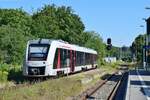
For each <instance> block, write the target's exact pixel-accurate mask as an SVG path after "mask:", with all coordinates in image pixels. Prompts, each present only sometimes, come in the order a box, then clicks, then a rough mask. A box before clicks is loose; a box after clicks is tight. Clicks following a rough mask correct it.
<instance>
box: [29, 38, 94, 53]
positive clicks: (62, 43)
mask: <svg viewBox="0 0 150 100" xmlns="http://www.w3.org/2000/svg"><path fill="white" fill-rule="evenodd" d="M52 43H55V45H56V46H58V47H60V48H70V49H73V50H74V49H76V50H77V51H83V52H91V53H94V54H97V52H96V51H95V50H93V49H90V48H86V47H81V46H79V45H75V44H69V43H68V42H66V41H63V40H52V39H35V40H30V41H29V44H52Z"/></svg>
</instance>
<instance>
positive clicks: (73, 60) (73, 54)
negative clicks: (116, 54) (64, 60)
mask: <svg viewBox="0 0 150 100" xmlns="http://www.w3.org/2000/svg"><path fill="white" fill-rule="evenodd" d="M74 69H75V51H73V50H70V71H71V72H74Z"/></svg>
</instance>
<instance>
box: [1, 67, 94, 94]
mask: <svg viewBox="0 0 150 100" xmlns="http://www.w3.org/2000/svg"><path fill="white" fill-rule="evenodd" d="M91 70H96V68H93V69H89V70H86V71H85V70H84V72H83V71H79V72H76V73H71V74H69V77H73V76H74V75H77V74H80V73H86V72H87V73H88V72H89V71H91ZM66 76H68V75H59V76H56V77H42V78H38V77H35V78H25V77H22V78H24V79H23V80H24V82H21V83H20V84H18V83H16V84H15V85H13V86H9V87H5V88H1V89H0V93H2V92H3V91H5V90H15V89H18V88H23V87H30V86H32V85H35V84H38V83H42V82H45V81H50V80H53V79H58V78H62V77H66Z"/></svg>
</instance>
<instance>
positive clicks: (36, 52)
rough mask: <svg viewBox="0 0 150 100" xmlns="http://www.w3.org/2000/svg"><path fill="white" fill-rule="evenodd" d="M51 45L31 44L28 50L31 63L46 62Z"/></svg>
mask: <svg viewBox="0 0 150 100" xmlns="http://www.w3.org/2000/svg"><path fill="white" fill-rule="evenodd" d="M49 48H50V45H49V44H30V45H29V50H28V60H29V61H44V60H46V59H47V55H48V51H49Z"/></svg>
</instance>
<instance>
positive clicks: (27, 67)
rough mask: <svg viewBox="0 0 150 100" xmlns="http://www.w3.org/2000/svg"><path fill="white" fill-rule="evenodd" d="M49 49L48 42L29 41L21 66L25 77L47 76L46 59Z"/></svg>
mask: <svg viewBox="0 0 150 100" xmlns="http://www.w3.org/2000/svg"><path fill="white" fill-rule="evenodd" d="M49 49H50V42H49V41H48V40H31V41H29V42H28V44H27V49H26V55H25V60H24V65H23V75H24V76H26V77H44V76H48V73H47V72H46V69H47V65H48V62H47V58H48V53H49Z"/></svg>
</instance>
